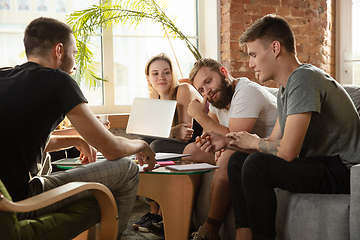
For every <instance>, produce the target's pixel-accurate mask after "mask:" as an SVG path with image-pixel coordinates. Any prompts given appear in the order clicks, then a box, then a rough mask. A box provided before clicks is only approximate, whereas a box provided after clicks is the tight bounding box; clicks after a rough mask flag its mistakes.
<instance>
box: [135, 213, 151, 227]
mask: <svg viewBox="0 0 360 240" xmlns="http://www.w3.org/2000/svg"><path fill="white" fill-rule="evenodd" d="M154 216H155V214H152V213H150V212H148V213H146V214H145V215H144V216H142V217H141V219H140V220H139V221H137V222H135V223H133V225H132V226H133V228H135V229H138V228H139V227H140V225H142V224H144V223H147V222H149V219H152V218H153V217H154Z"/></svg>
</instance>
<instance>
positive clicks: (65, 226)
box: [0, 180, 101, 240]
mask: <svg viewBox="0 0 360 240" xmlns="http://www.w3.org/2000/svg"><path fill="white" fill-rule="evenodd" d="M0 192H1V193H0V194H2V195H4V197H5V198H7V199H8V200H12V199H11V196H10V195H9V193H8V192H7V190H6V188H5V186H4V184H3V183H2V182H1V180H0ZM100 219H101V213H100V207H99V205H98V203H97V201H96V199H95V197H88V198H84V199H80V200H77V201H75V202H73V203H71V204H69V205H67V206H64V207H63V208H61V209H59V210H58V211H57V212H56V213H51V214H46V215H43V216H40V217H38V218H35V219H26V220H21V221H18V219H17V216H16V213H15V212H7V211H0V232H1V235H2V236H6V240H35V239H36V240H48V239H51V240H63V239H72V238H74V237H76V236H77V235H78V234H79V233H81V232H83V231H85V230H87V229H89V228H90V227H91V226H93V225H94V224H96V223H98V222H99V221H100ZM1 239H2V238H1Z"/></svg>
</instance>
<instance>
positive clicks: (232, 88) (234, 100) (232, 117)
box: [183, 58, 277, 240]
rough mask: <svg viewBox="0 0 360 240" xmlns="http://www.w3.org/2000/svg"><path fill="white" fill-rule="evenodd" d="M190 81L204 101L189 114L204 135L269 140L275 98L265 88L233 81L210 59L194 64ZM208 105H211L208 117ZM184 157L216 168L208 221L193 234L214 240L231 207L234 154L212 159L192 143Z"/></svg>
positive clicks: (194, 104)
mask: <svg viewBox="0 0 360 240" xmlns="http://www.w3.org/2000/svg"><path fill="white" fill-rule="evenodd" d="M189 80H190V83H191V84H192V85H193V86H194V87H195V88H196V89H197V90H198V91H199V93H200V94H201V95H202V96H203V97H204V100H203V101H202V102H199V101H197V100H194V101H192V102H191V103H190V104H189V107H188V113H189V115H190V116H191V117H193V118H194V119H195V120H196V121H197V122H198V123H199V124H200V125H201V126H202V127H203V131H204V132H207V131H213V132H216V133H220V134H223V135H226V134H227V133H229V132H241V131H247V132H250V133H254V134H256V135H258V136H261V137H268V136H270V134H271V132H272V129H273V127H274V125H275V122H276V118H277V108H276V97H275V96H273V95H272V94H271V93H270V92H269V91H268V90H266V89H265V88H264V87H262V86H260V85H259V84H257V83H255V82H252V81H250V80H249V79H247V78H244V77H241V78H234V77H232V76H231V75H230V74H229V72H228V71H227V69H226V68H225V67H224V66H223V65H222V64H221V63H220V62H218V61H216V60H214V59H211V58H203V59H200V60H198V61H197V62H195V64H194V66H193V68H192V70H191V72H190V74H189ZM207 102H209V103H210V106H209V111H208V113H207ZM184 153H189V154H191V156H190V157H186V158H183V159H184V160H189V161H193V162H206V163H210V164H214V165H215V164H216V165H217V166H219V168H218V169H216V170H215V174H214V176H213V180H212V183H211V187H210V209H209V212H208V217H207V219H206V221H205V223H204V224H203V226H200V228H199V230H198V232H196V233H195V234H194V239H209V240H210V239H211V240H212V239H216V238H217V237H218V232H219V229H220V226H221V224H222V222H223V221H224V219H225V217H226V215H227V213H228V211H229V208H230V206H231V197H230V185H229V179H228V174H227V165H228V160H229V157H230V156H231V154H232V153H233V151H232V150H228V149H227V150H225V151H223V152H218V153H217V154H215V155H214V154H213V153H209V152H205V151H201V150H200V149H199V148H198V147H197V146H196V143H192V144H188V145H187V147H186V148H185V150H184Z"/></svg>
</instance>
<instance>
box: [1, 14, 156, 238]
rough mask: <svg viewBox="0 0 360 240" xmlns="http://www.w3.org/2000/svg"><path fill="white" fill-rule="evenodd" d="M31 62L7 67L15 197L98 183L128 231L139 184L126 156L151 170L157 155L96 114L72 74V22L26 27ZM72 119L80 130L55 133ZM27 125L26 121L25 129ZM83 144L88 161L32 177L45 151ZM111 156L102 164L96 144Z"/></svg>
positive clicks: (6, 132)
mask: <svg viewBox="0 0 360 240" xmlns="http://www.w3.org/2000/svg"><path fill="white" fill-rule="evenodd" d="M24 45H25V51H26V55H27V59H28V61H27V62H26V63H25V64H22V65H19V66H15V67H14V68H2V69H0V99H1V100H0V114H1V115H2V116H11V118H12V123H13V125H15V126H16V127H15V128H9V127H8V124H7V123H8V122H7V119H6V118H4V117H2V118H1V120H0V128H1V133H2V136H3V137H5V138H6V141H5V142H3V143H2V144H1V150H2V151H1V152H2V154H3V156H2V157H1V159H0V163H1V168H0V179H1V180H2V181H3V183H4V185H5V186H6V188H7V190H8V191H9V193H10V195H11V196H12V198H13V200H14V201H19V200H23V199H26V198H28V197H31V196H33V195H35V194H38V193H41V192H43V191H47V190H49V189H52V188H55V187H58V186H60V185H63V184H65V183H68V182H73V181H79V182H99V183H102V184H104V185H105V186H107V187H108V188H109V189H110V190H111V192H112V193H113V195H114V197H115V201H116V203H117V207H118V212H119V234H118V238H119V239H120V237H121V233H122V232H123V231H124V230H125V229H126V227H127V222H128V219H129V217H130V214H131V211H132V207H133V204H134V202H135V199H136V193H137V185H138V182H139V176H138V172H139V170H138V166H137V165H136V164H135V163H134V162H133V161H131V159H130V158H126V156H129V155H131V154H135V153H137V157H138V159H139V160H140V163H141V164H143V163H147V164H148V166H147V167H146V168H145V170H151V169H152V168H153V166H154V165H155V153H154V152H153V151H152V150H151V148H150V147H149V145H148V144H147V143H145V142H144V141H142V140H128V139H126V138H122V137H115V136H114V135H112V134H111V133H110V132H109V131H108V130H107V129H106V128H105V127H104V126H103V125H102V124H101V123H100V121H99V120H98V119H97V118H96V117H95V116H94V114H93V113H92V112H91V110H90V109H89V107H88V106H87V100H86V98H85V97H84V95H83V94H82V92H81V90H80V88H79V86H78V85H77V83H76V82H75V81H74V80H73V79H72V78H71V77H70V75H69V73H71V72H72V71H73V70H75V60H74V56H75V54H76V53H77V48H76V43H75V38H74V36H73V33H72V30H71V28H70V27H69V26H68V25H66V24H64V23H62V22H60V21H58V20H55V19H51V18H43V17H41V18H37V19H35V20H33V21H32V22H31V23H30V24H29V25H28V26H27V27H26V29H25V36H24ZM65 115H66V116H67V117H68V118H69V120H70V121H71V123H72V124H73V126H74V127H75V129H76V130H77V131H78V132H79V134H80V135H81V136H82V137H78V136H73V137H70V136H67V137H66V136H65V137H64V136H55V137H54V136H52V137H50V135H51V133H52V131H53V130H54V129H55V128H56V127H57V126H58V124H59V123H60V122H61V121H62V120H63V118H64V117H65ZM20 126H25V127H26V129H24V128H21V127H20ZM71 146H75V147H77V148H78V149H79V150H80V151H81V153H82V154H84V155H85V157H83V158H82V162H83V163H90V162H91V164H88V165H84V166H81V167H77V168H74V169H70V170H67V171H61V172H57V173H53V174H50V175H47V176H41V177H37V178H33V179H31V177H30V176H29V170H30V168H31V166H33V164H35V163H36V162H38V161H39V160H40V159H41V158H42V155H43V154H44V152H50V151H55V150H58V149H63V148H67V147H71ZM94 148H95V149H97V150H98V151H100V152H101V153H102V154H103V155H104V157H105V158H106V159H107V160H108V161H102V162H95V163H92V162H94V161H95V159H96V150H95V149H94ZM88 194H89V193H85V192H84V193H82V194H78V195H76V196H73V197H70V198H68V199H66V200H64V201H62V202H60V203H57V204H53V205H51V206H49V207H46V208H44V209H40V210H39V211H35V212H31V213H28V214H18V217H19V219H24V218H26V217H35V216H39V215H43V214H45V213H49V212H54V211H56V210H57V209H59V208H60V207H61V206H63V205H66V204H68V203H70V202H72V201H74V200H76V199H78V198H82V197H84V196H86V195H88Z"/></svg>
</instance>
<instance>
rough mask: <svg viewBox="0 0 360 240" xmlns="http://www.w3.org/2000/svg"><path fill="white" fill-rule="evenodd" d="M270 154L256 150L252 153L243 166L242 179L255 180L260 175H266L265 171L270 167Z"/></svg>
mask: <svg viewBox="0 0 360 240" xmlns="http://www.w3.org/2000/svg"><path fill="white" fill-rule="evenodd" d="M268 158H269V154H268V153H262V152H256V153H252V154H250V155H249V156H248V157H247V158H246V160H245V162H244V165H243V168H242V179H243V182H245V181H247V180H248V181H253V180H254V179H258V178H259V176H264V172H266V170H267V169H268V167H267V165H268V164H269V163H270V161H269V159H268Z"/></svg>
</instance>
